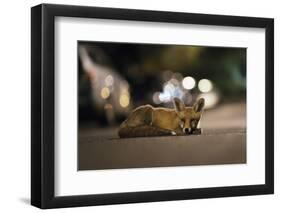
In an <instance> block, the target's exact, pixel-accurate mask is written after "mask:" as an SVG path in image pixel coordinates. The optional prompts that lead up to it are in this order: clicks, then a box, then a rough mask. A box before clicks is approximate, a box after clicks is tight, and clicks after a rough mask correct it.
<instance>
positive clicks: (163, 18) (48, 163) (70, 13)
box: [31, 4, 274, 209]
mask: <svg viewBox="0 0 281 213" xmlns="http://www.w3.org/2000/svg"><path fill="white" fill-rule="evenodd" d="M58 16H63V17H80V18H100V19H115V20H132V21H145V22H162V23H182V24H200V25H218V26H237V27H251V28H264V29H265V32H266V41H265V43H266V48H265V51H266V53H265V61H266V64H265V71H266V74H265V76H266V78H265V85H266V97H265V98H266V101H265V103H266V106H265V108H266V112H265V115H266V118H265V121H266V128H265V132H266V134H265V184H261V185H246V186H225V187H214V188H198V189H177V190H163V191H145V192H129V193H112V194H93V195H78V196H77V195H75V196H60V197H56V196H55V195H54V189H55V182H54V178H55V170H54V166H55V165H54V163H55V161H54V157H55V156H54V149H55V146H54V141H55V138H54V122H55V114H54V113H55V111H54V109H55V108H54V104H55V99H54V95H55V94H54V93H55V88H54V86H55V85H54V82H55V81H54V78H55V75H54V72H55V71H54V70H55V69H54V50H55V46H54V45H55V44H54V21H55V17H58ZM31 52H32V53H31V90H32V91H31V97H32V100H31V131H32V132H31V204H32V205H34V206H37V207H39V208H43V209H46V208H60V207H76V206H90V205H105V204H121V203H138V202H153V201H169V200H182V199H197V198H216V197H228V196H245V195H259V194H272V193H273V192H274V151H273V149H274V20H273V19H271V18H255V17H241V16H225V15H208V14H193V13H178V12H164V11H147V10H131V9H113V8H102V7H86V6H66V5H53V4H41V5H38V6H35V7H32V8H31Z"/></svg>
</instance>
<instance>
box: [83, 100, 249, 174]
mask: <svg viewBox="0 0 281 213" xmlns="http://www.w3.org/2000/svg"><path fill="white" fill-rule="evenodd" d="M201 128H202V129H203V133H202V134H201V135H188V136H165V137H143V138H126V139H120V138H118V136H117V130H118V128H117V127H116V128H91V127H87V128H80V129H79V142H78V169H79V170H95V169H121V168H143V167H167V166H191V165H214V164H237V163H246V107H245V105H244V104H231V105H223V106H221V107H218V108H216V109H214V110H209V111H206V112H205V114H204V115H203V118H202V121H201Z"/></svg>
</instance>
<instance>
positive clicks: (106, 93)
mask: <svg viewBox="0 0 281 213" xmlns="http://www.w3.org/2000/svg"><path fill="white" fill-rule="evenodd" d="M100 95H101V97H102V98H103V99H107V98H108V97H109V96H110V90H109V89H108V87H104V88H102V90H101V93H100Z"/></svg>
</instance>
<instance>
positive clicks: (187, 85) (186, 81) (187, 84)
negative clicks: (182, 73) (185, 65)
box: [182, 76, 196, 90]
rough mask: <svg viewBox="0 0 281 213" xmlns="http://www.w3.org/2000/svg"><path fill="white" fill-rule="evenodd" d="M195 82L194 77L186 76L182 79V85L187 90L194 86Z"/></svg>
mask: <svg viewBox="0 0 281 213" xmlns="http://www.w3.org/2000/svg"><path fill="white" fill-rule="evenodd" d="M195 84H196V81H195V79H194V78H192V77H190V76H188V77H185V78H184V79H183V80H182V86H183V87H184V88H185V89H188V90H191V89H193V88H194V87H195Z"/></svg>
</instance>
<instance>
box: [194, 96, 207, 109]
mask: <svg viewBox="0 0 281 213" xmlns="http://www.w3.org/2000/svg"><path fill="white" fill-rule="evenodd" d="M204 106H205V99H204V98H200V99H199V100H198V101H196V102H195V104H194V105H193V109H194V111H195V112H201V111H202V110H203V108H204Z"/></svg>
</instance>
